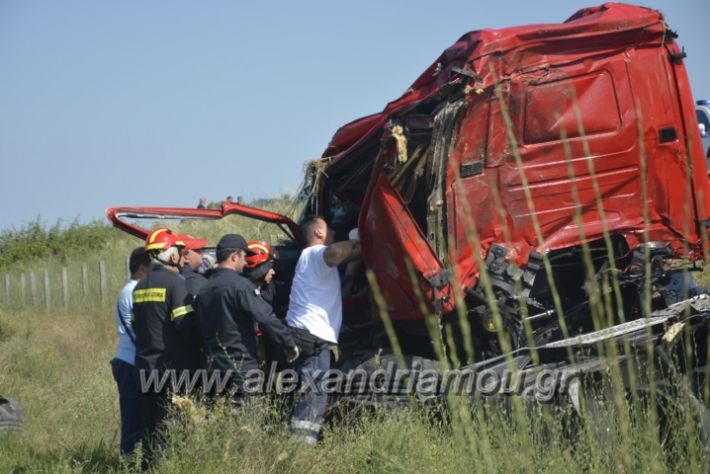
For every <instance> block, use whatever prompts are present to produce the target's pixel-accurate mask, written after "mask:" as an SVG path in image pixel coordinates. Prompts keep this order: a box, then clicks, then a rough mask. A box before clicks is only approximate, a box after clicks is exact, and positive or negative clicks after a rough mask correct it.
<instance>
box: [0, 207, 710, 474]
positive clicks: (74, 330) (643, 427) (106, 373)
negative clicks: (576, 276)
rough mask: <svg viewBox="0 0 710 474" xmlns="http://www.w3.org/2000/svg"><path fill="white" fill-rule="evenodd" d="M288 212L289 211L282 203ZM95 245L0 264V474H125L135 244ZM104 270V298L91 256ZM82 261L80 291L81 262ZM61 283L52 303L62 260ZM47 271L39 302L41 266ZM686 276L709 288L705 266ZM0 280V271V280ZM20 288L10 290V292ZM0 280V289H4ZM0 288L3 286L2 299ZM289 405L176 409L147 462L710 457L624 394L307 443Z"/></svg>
mask: <svg viewBox="0 0 710 474" xmlns="http://www.w3.org/2000/svg"><path fill="white" fill-rule="evenodd" d="M293 213H295V211H293ZM178 224H179V225H180V228H178V229H177V230H179V231H181V232H182V231H189V232H191V233H192V234H193V235H195V236H199V237H207V238H209V239H210V243H211V244H213V245H214V243H216V240H217V239H218V238H219V236H220V235H222V234H223V233H226V232H242V233H243V234H244V235H245V236H247V238H254V237H257V236H258V237H261V238H264V239H266V240H272V238H271V235H273V234H272V232H273V231H272V230H269V229H266V227H265V226H256V225H254V222H253V221H251V222H250V221H247V220H244V219H243V218H234V219H232V220H230V221H225V222H221V223H219V224H218V225H214V224H213V223H212V224H210V223H195V222H183V223H178ZM109 232H110V233H109V236H108V239H107V242H110V245H108V246H105V247H103V248H101V249H98V250H97V249H94V250H91V249H85V250H83V251H81V252H79V253H75V254H73V257H71V258H64V257H62V256H54V257H38V258H34V259H29V260H24V261H22V262H16V263H15V264H11V265H6V266H3V267H2V268H0V276H2V275H3V274H4V273H10V274H12V275H13V278H15V279H14V280H13V281H17V279H16V277H17V276H18V275H19V273H22V272H24V273H26V274H27V273H28V272H29V271H35V272H36V273H37V278H38V287H39V290H40V291H39V293H40V301H39V302H38V303H39V304H38V306H37V307H32V305H31V304H30V303H29V302H28V299H26V300H25V301H24V302H22V301H20V300H19V296H18V294H17V293H16V292H13V295H12V298H11V299H10V301H5V300H3V302H4V304H3V305H2V306H0V367H2V370H0V394H3V395H5V396H11V397H13V398H16V399H18V400H20V401H21V403H22V405H23V406H24V408H25V410H26V417H27V418H26V427H25V429H24V431H22V432H19V433H9V434H4V435H0V472H52V473H54V472H125V471H129V470H130V468H131V466H126V465H125V464H124V463H123V462H122V460H121V458H120V456H119V454H118V437H119V435H118V427H119V416H118V397H117V391H116V386H115V383H114V381H113V378H112V376H111V370H110V365H109V360H110V359H111V357H112V356H113V353H114V350H115V344H116V335H115V327H114V322H113V303H114V297H115V294H116V293H117V291H118V289H119V288H120V287H121V285H122V284H123V282H124V281H125V279H126V269H125V256H126V255H127V254H128V253H129V252H130V250H131V249H132V248H134V247H135V246H137V245H140V243H141V242H140V241H139V240H138V239H135V238H133V237H130V236H126V235H125V234H122V233H120V232H119V231H117V230H109ZM99 261H104V262H105V264H106V267H107V269H108V292H107V295H106V297H105V298H103V299H102V298H101V295H100V293H99V285H98V278H97V276H96V275H97V268H98V262H99ZM82 264H86V265H87V267H88V268H89V269H90V275H91V276H90V279H89V283H90V287H89V291H88V294H87V295H86V296H84V295H83V289H82V288H81V265H82ZM62 267H66V268H67V270H68V274H69V280H70V284H71V292H70V301H69V304H68V306H67V307H66V308H65V307H64V304H63V300H62V294H61V291H60V287H61V280H60V276H59V275H60V274H61V268H62ZM45 268H46V269H47V270H48V271H49V273H50V275H51V279H50V282H51V288H52V294H51V296H50V302H51V304H50V305H49V306H48V305H47V304H46V301H45V300H44V299H42V296H41V294H42V285H43V280H42V272H43V270H44V269H45ZM699 276H700V278H697V280H698V282H699V283H700V284H703V285H706V286H709V285H710V271H706V272H704V273H703V274H702V275H699ZM0 283H2V280H0ZM15 290H17V288H14V289H13V291H15ZM1 292H2V291H1V289H0V293H1ZM3 298H4V296H3ZM288 413H289V408H288V406H287V405H285V402H284V400H281V399H278V398H277V399H270V400H269V399H255V400H253V401H252V402H251V403H250V405H249V406H248V407H247V408H246V409H244V410H241V411H240V412H239V413H237V414H232V413H231V412H230V410H229V409H228V408H227V407H225V406H223V405H218V406H217V407H214V408H212V409H210V410H209V412H208V415H207V417H206V418H203V417H199V416H198V417H193V416H190V414H189V413H182V412H181V413H178V414H177V416H176V418H175V420H176V421H175V422H174V425H173V427H172V428H171V429H170V431H169V443H168V448H167V451H166V453H165V456H164V457H163V458H162V460H161V461H160V462H159V463H158V464H157V465H156V466H155V467H154V471H155V472H200V473H202V472H207V473H211V472H214V473H218V472H335V473H338V472H343V473H345V472H421V471H431V472H442V473H443V472H447V473H448V472H469V471H474V472H501V473H507V472H520V471H524V472H564V473H567V472H569V471H570V470H574V471H582V472H585V471H587V472H597V471H626V472H639V471H641V472H669V471H672V472H676V471H687V472H703V471H705V470H707V466H708V465H709V463H710V459H709V458H708V453H707V452H706V450H705V447H704V444H703V442H702V440H701V439H700V437H699V435H698V433H697V430H696V427H695V423H694V422H693V420H692V417H691V416H690V412H689V411H688V410H682V409H681V410H679V411H677V412H675V413H672V414H671V416H670V418H669V419H670V422H669V423H670V430H669V431H670V432H672V433H673V436H672V437H662V436H659V431H660V429H659V426H658V421H657V418H656V417H655V416H651V415H653V413H652V412H650V411H649V410H648V409H647V408H644V407H643V405H640V404H638V403H635V401H634V400H631V403H626V401H623V403H621V405H620V406H616V405H614V404H613V403H612V404H609V405H607V406H605V407H603V408H602V409H601V410H600V413H597V414H595V415H593V416H590V415H587V416H585V417H583V418H572V421H571V422H563V420H568V419H570V418H569V415H570V411H569V410H561V409H558V408H553V407H551V406H545V405H522V404H515V405H514V406H513V407H512V409H511V410H508V411H503V410H500V409H494V408H491V407H488V406H487V405H486V404H485V403H484V401H483V400H481V399H476V400H469V399H467V398H454V399H451V400H449V407H448V408H447V409H442V408H440V407H439V408H436V409H426V410H425V409H422V408H421V407H418V406H412V407H410V408H407V409H402V410H399V411H396V412H384V411H375V412H365V413H363V414H362V415H361V416H358V417H354V416H347V417H345V418H338V417H335V418H333V420H332V421H331V423H329V424H328V426H327V428H326V429H325V433H324V435H325V436H324V441H323V442H322V443H320V444H318V445H317V446H315V447H310V448H308V447H303V446H300V445H296V444H294V443H293V442H292V441H291V440H290V439H289V437H288V430H287V420H288Z"/></svg>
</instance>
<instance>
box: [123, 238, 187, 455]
mask: <svg viewBox="0 0 710 474" xmlns="http://www.w3.org/2000/svg"><path fill="white" fill-rule="evenodd" d="M183 247H184V243H183V242H182V241H181V240H179V239H178V237H177V235H176V234H174V233H173V232H172V231H171V230H169V229H167V228H164V227H161V228H157V229H155V230H153V231H152V232H151V233H150V234H148V236H147V237H146V242H145V249H146V251H147V252H148V256H149V257H150V259H151V265H152V270H151V272H150V273H149V274H148V275H147V276H146V277H144V278H143V279H142V280H141V281H140V282H138V284H137V285H136V287H135V290H134V291H133V329H134V331H135V334H136V369H137V370H138V374H139V380H140V383H141V387H140V389H141V390H140V394H139V402H138V406H139V415H140V421H141V439H142V441H143V448H144V452H145V460H146V464H149V463H150V462H152V460H153V459H154V457H155V455H156V454H158V453H159V452H160V451H161V450H162V445H163V437H162V434H161V431H162V426H161V425H162V424H163V423H164V421H165V418H166V415H167V408H168V392H169V391H176V390H179V389H180V387H175V386H173V387H170V386H162V387H161V386H159V384H158V381H159V380H161V379H162V378H163V377H164V376H165V377H166V380H170V381H172V380H177V379H178V378H179V376H180V375H183V374H185V371H188V373H189V372H190V371H193V370H195V369H196V368H197V364H198V363H199V358H200V351H199V345H200V342H201V339H200V336H199V327H198V325H197V320H196V317H195V314H194V311H193V309H192V307H191V306H190V304H189V303H188V302H189V297H188V292H187V287H186V284H185V280H184V279H183V278H181V277H180V274H179V272H180V249H181V248H183ZM151 380H152V382H153V383H150V381H151Z"/></svg>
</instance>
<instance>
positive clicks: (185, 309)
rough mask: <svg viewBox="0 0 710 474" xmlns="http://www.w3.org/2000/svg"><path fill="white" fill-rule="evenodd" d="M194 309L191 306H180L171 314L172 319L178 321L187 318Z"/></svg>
mask: <svg viewBox="0 0 710 474" xmlns="http://www.w3.org/2000/svg"><path fill="white" fill-rule="evenodd" d="M192 311H193V309H192V306H191V305H189V304H188V305H185V306H180V307H178V308H175V309H174V310H173V312H172V313H170V319H177V318H179V317H181V316H185V315H186V314H187V313H192Z"/></svg>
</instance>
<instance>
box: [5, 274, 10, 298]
mask: <svg viewBox="0 0 710 474" xmlns="http://www.w3.org/2000/svg"><path fill="white" fill-rule="evenodd" d="M5 304H10V274H9V273H7V274H5Z"/></svg>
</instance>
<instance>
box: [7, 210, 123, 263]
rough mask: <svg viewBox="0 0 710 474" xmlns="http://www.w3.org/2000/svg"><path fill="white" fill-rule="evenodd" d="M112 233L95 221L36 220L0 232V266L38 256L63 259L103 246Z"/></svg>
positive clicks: (109, 228) (107, 226)
mask: <svg viewBox="0 0 710 474" xmlns="http://www.w3.org/2000/svg"><path fill="white" fill-rule="evenodd" d="M115 235H116V234H115V232H114V231H112V228H111V227H110V226H109V225H107V224H104V223H103V222H101V221H99V220H94V221H92V222H90V223H88V224H79V222H77V221H74V222H72V223H71V224H70V225H69V226H62V225H61V223H60V222H57V223H56V224H55V225H54V226H52V227H50V228H46V227H45V226H44V225H43V224H42V223H41V222H40V221H39V219H37V220H36V221H34V222H31V223H29V224H27V225H26V226H25V227H22V228H20V229H15V228H10V229H6V230H4V231H2V233H0V268H4V267H9V266H11V265H14V264H17V263H22V262H26V261H30V260H35V259H40V258H55V259H58V260H60V261H62V262H65V261H66V260H67V259H68V258H69V257H72V256H75V255H78V254H82V253H86V252H91V251H97V250H101V249H103V248H104V247H105V245H106V243H107V242H108V241H109V240H111V239H112V238H114V237H115Z"/></svg>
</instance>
